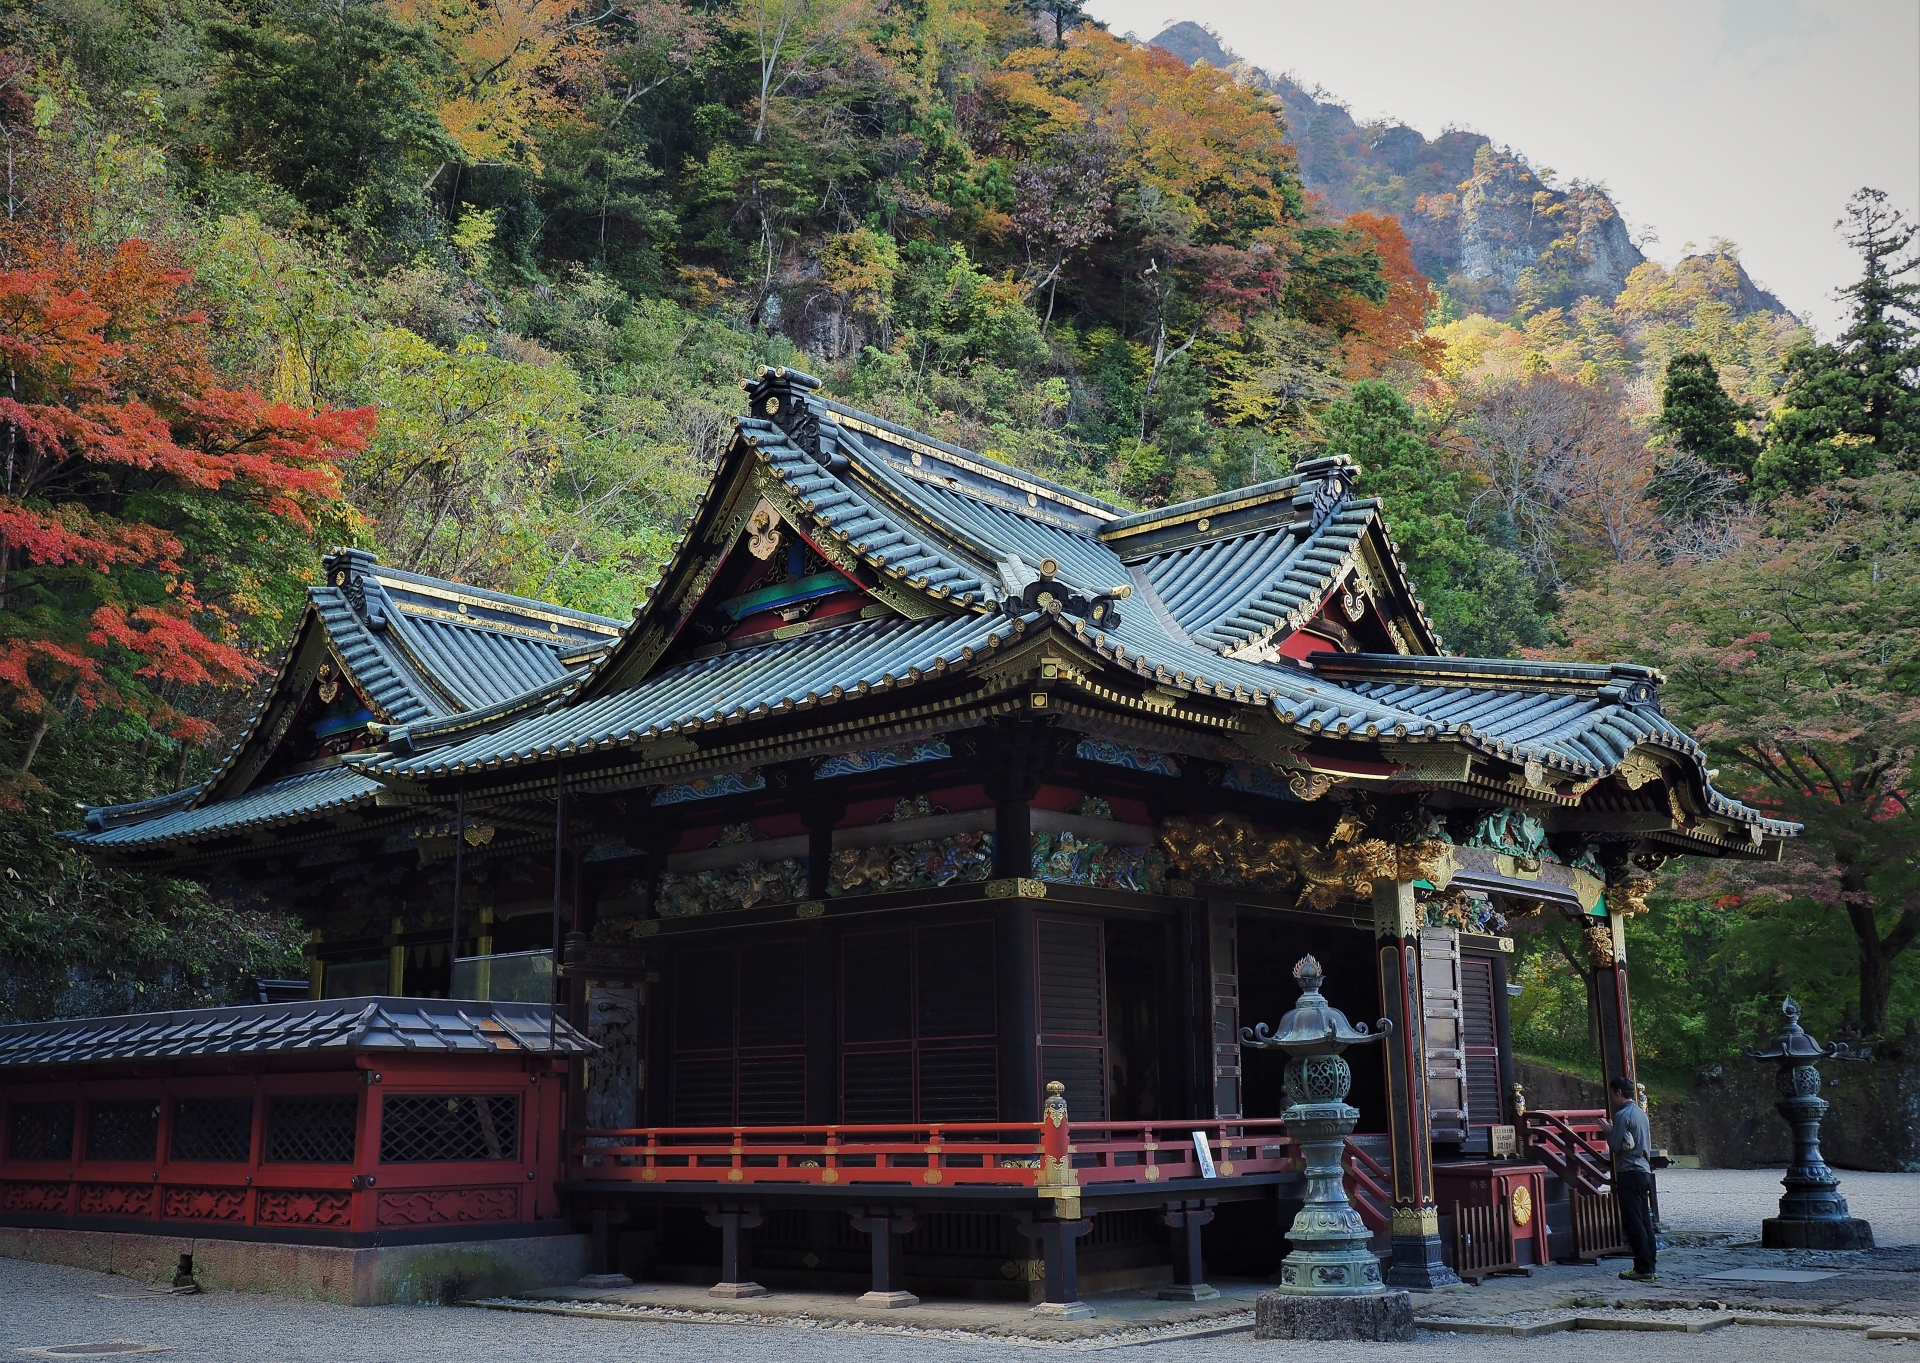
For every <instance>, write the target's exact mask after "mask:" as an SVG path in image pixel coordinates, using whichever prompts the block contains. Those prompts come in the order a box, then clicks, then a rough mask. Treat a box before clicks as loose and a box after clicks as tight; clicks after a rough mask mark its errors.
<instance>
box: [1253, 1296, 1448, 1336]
mask: <svg viewBox="0 0 1920 1363" xmlns="http://www.w3.org/2000/svg"><path fill="white" fill-rule="evenodd" d="M1253 1337H1254V1338H1255V1339H1364V1340H1368V1341H1371V1342H1375V1343H1381V1344H1387V1343H1392V1344H1410V1343H1412V1342H1413V1298H1412V1297H1411V1296H1409V1295H1408V1294H1407V1293H1405V1292H1374V1293H1370V1294H1369V1295H1367V1296H1363V1297H1307V1296H1301V1295H1299V1294H1297V1293H1292V1292H1280V1291H1273V1292H1262V1293H1261V1294H1260V1296H1259V1297H1258V1298H1257V1299H1256V1300H1255V1302H1254V1307H1253Z"/></svg>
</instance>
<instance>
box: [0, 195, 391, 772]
mask: <svg viewBox="0 0 1920 1363" xmlns="http://www.w3.org/2000/svg"><path fill="white" fill-rule="evenodd" d="M20 169H22V170H24V171H25V172H26V173H25V174H24V175H23V176H21V177H20V180H19V189H18V190H17V191H16V197H15V200H14V202H13V210H14V211H13V213H12V216H10V217H9V218H8V219H7V220H6V221H5V222H4V223H0V364H3V365H4V366H5V371H6V372H5V375H4V382H5V385H6V386H5V389H4V391H0V442H4V457H5V483H4V487H0V695H4V697H5V702H6V705H7V707H8V708H9V709H10V710H11V711H12V713H13V716H14V717H15V718H16V720H21V721H24V727H25V729H26V731H27V735H28V737H27V747H26V752H25V757H24V759H23V761H22V763H21V772H22V773H23V774H24V773H25V772H26V771H27V770H28V769H29V768H30V767H31V764H32V761H33V758H34V755H35V753H36V752H37V750H38V747H39V742H40V740H41V738H43V737H44V736H45V734H46V732H47V731H48V729H49V728H51V726H52V725H53V724H54V723H55V722H56V721H57V720H58V719H59V718H60V717H61V716H62V715H63V714H72V713H75V712H82V713H91V712H94V711H96V710H100V709H102V708H103V707H104V708H107V709H111V710H116V711H120V712H123V713H126V714H129V715H133V716H137V717H139V718H140V719H142V720H143V721H144V722H145V723H146V724H147V725H148V726H150V727H151V729H152V730H153V731H155V732H157V733H160V734H164V735H167V736H169V737H171V738H176V739H183V740H189V741H206V740H208V739H210V738H211V737H212V736H213V734H212V730H211V726H209V725H208V724H207V723H206V722H205V721H204V720H202V719H200V718H197V717H196V716H194V715H193V714H191V713H189V711H188V710H187V709H185V708H183V706H182V704H181V697H182V696H183V694H184V693H185V692H187V691H189V690H192V689H194V688H201V687H209V686H213V687H218V686H230V685H234V684H237V683H243V682H247V681H250V680H252V679H253V678H254V677H255V676H257V675H258V673H259V672H260V670H261V667H262V663H261V662H260V660H259V659H258V658H256V657H255V656H253V655H252V654H251V653H250V652H249V651H248V650H247V649H245V648H244V647H242V646H241V644H240V642H239V637H238V634H237V629H236V626H237V621H236V618H235V612H236V611H237V610H238V609H240V608H241V604H240V603H238V602H235V601H233V600H231V599H225V600H215V599H209V598H207V597H205V596H203V594H202V591H201V588H202V584H203V581H204V578H205V576H206V574H207V571H208V569H209V568H210V567H211V566H213V562H214V559H213V557H212V556H213V555H215V554H217V552H218V550H217V546H216V543H215V540H216V539H217V535H216V534H213V533H211V528H212V527H214V526H220V525H224V526H226V527H228V530H229V531H231V528H232V527H233V526H234V524H235V523H236V517H237V518H238V519H239V520H240V521H246V520H248V519H252V520H255V521H258V522H260V523H261V524H267V523H275V522H278V523H285V524H291V525H293V526H296V527H300V528H305V527H306V526H307V525H308V524H309V522H310V518H311V517H312V515H313V514H314V512H315V511H316V510H317V509H318V508H320V507H322V506H324V505H326V504H327V503H329V502H330V501H331V499H333V498H334V497H335V496H336V495H337V487H338V471H337V468H336V464H337V461H338V459H339V457H340V456H341V455H342V453H344V452H346V451H350V450H356V449H359V448H360V447H361V446H362V445H363V444H364V443H365V441H366V439H367V437H368V435H369V434H370V432H371V430H372V427H373V414H372V412H371V411H367V410H356V411H311V410H300V409H296V408H293V407H290V406H287V405H286V404H284V403H277V402H270V401H268V400H267V399H265V398H263V397H261V396H260V394H258V393H257V392H254V391H251V390H250V389H247V388H242V387H235V386H231V385H228V384H224V383H222V382H220V381H219V380H218V378H217V377H216V376H215V373H214V370H213V367H212V365H211V363H210V359H209V339H208V330H209V323H208V319H207V317H206V315H205V314H204V313H203V312H201V311H199V310H198V309H196V308H195V306H194V301H193V280H192V276H191V274H190V272H189V271H187V270H186V269H184V268H182V267H181V266H180V265H179V264H177V263H175V262H174V261H173V260H172V259H171V258H170V256H169V253H168V252H167V250H166V249H164V248H163V247H161V246H159V245H157V244H155V243H153V242H150V241H145V240H141V239H139V238H137V237H133V238H126V239H121V240H114V239H112V238H111V236H110V235H109V236H108V237H107V238H106V239H104V240H103V239H102V234H101V233H100V231H99V230H98V229H99V227H100V226H101V223H100V222H99V221H98V219H99V218H100V217H102V216H104V215H102V214H99V213H98V212H97V211H96V210H97V209H98V208H99V197H98V193H97V191H96V187H95V186H94V185H93V184H91V183H90V182H89V181H88V180H86V179H84V178H81V177H80V176H78V175H76V174H72V173H69V172H68V171H67V170H66V168H65V167H62V166H60V165H58V164H56V163H54V162H52V161H51V160H48V159H46V158H38V159H35V158H28V160H27V163H26V164H25V165H24V166H22V167H21V168H20ZM21 191H24V192H21ZM243 533H247V532H244V531H243ZM252 533H256V534H257V533H259V532H258V531H257V530H255V531H253V532H252Z"/></svg>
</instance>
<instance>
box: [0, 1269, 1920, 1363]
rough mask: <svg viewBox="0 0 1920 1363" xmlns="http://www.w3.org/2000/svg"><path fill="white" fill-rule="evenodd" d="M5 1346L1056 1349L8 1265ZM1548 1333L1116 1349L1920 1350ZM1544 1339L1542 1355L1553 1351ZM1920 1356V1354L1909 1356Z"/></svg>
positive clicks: (192, 1350)
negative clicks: (165, 1283) (265, 1290)
mask: <svg viewBox="0 0 1920 1363" xmlns="http://www.w3.org/2000/svg"><path fill="white" fill-rule="evenodd" d="M0 1302H4V1303H5V1305H4V1306H0V1348H4V1349H6V1350H8V1351H9V1352H11V1351H14V1350H19V1349H32V1348H39V1347H45V1346H47V1345H59V1344H80V1343H90V1342H99V1341H109V1340H128V1341H138V1342H142V1343H147V1344H153V1345H159V1346H162V1347H165V1348H167V1349H169V1350H171V1351H173V1352H175V1353H177V1355H178V1356H179V1357H180V1358H182V1359H206V1360H219V1361H220V1363H259V1360H272V1363H447V1361H448V1360H469V1359H510V1360H513V1363H603V1361H604V1363H631V1360H632V1359H633V1358H635V1357H636V1356H640V1357H652V1358H662V1359H671V1360H674V1361H675V1363H680V1361H681V1360H686V1361H687V1363H705V1361H706V1360H712V1361H713V1363H748V1361H750V1360H759V1359H766V1360H777V1363H816V1360H817V1361H818V1363H870V1361H871V1363H882V1360H885V1361H887V1363H891V1361H892V1360H914V1361H915V1363H923V1361H924V1363H985V1360H990V1359H992V1360H999V1359H1023V1360H1024V1359H1030V1358H1032V1357H1033V1356H1034V1355H1035V1354H1036V1353H1063V1352H1081V1351H1082V1350H1080V1349H1074V1348H1064V1347H1060V1346H1034V1345H1025V1346H1023V1345H1012V1344H983V1343H978V1342H974V1341H968V1340H956V1339H949V1338H939V1337H928V1336H906V1335H900V1334H894V1333H888V1332H885V1331H879V1330H851V1329H838V1330H823V1329H787V1328H781V1327H772V1326H751V1325H686V1324H678V1323H672V1322H660V1323H654V1322H645V1323H628V1322H626V1321H604V1320H575V1319H567V1318H565V1317H559V1316H547V1315H517V1314H510V1313H506V1312H498V1311H483V1310H477V1309H471V1308H454V1309H448V1308H440V1307H379V1308H358V1309H356V1308H354V1307H348V1306H329V1305H322V1304H317V1303H312V1302H293V1301H283V1300H280V1299H278V1298H273V1297H255V1296H241V1295H234V1296H225V1295H221V1296H204V1297H164V1296H158V1297H156V1296H149V1295H148V1294H146V1293H144V1292H142V1291H140V1290H139V1289H138V1288H137V1287H135V1286H134V1285H133V1284H131V1283H129V1282H128V1281H127V1280H126V1279H124V1278H112V1277H106V1276H103V1275H100V1274H95V1273H88V1272H85V1271H83V1270H80V1269H73V1268H61V1267H57V1266H54V1265H48V1264H34V1263H26V1262H22V1261H19V1260H0ZM1575 1338H1576V1337H1574V1336H1566V1335H1555V1336H1547V1337H1546V1338H1544V1339H1534V1340H1524V1339H1513V1338H1482V1337H1470V1336H1459V1335H1435V1334H1422V1335H1421V1337H1420V1339H1419V1341H1418V1342H1417V1343H1415V1344H1411V1345H1360V1344H1343V1345H1331V1344H1315V1345H1301V1344H1274V1343H1260V1342H1256V1341H1255V1340H1254V1339H1253V1337H1252V1336H1251V1335H1250V1334H1234V1335H1226V1336H1216V1337H1213V1338H1209V1339H1188V1340H1163V1341H1157V1342H1154V1343H1150V1344H1142V1345H1138V1346H1133V1347H1129V1348H1125V1349H1121V1350H1115V1351H1114V1352H1115V1353H1117V1354H1118V1355H1119V1356H1120V1357H1122V1358H1128V1359H1155V1360H1159V1359H1165V1360H1169V1361H1172V1360H1181V1361H1182V1363H1186V1361H1188V1360H1191V1363H1202V1361H1203V1360H1204V1363H1236V1360H1240V1359H1249V1360H1251V1359H1263V1360H1265V1359H1272V1358H1275V1357H1299V1358H1301V1359H1303V1360H1304V1359H1308V1358H1311V1359H1312V1360H1313V1361H1314V1363H1323V1361H1324V1363H1383V1361H1387V1360H1401V1359H1421V1360H1437V1359H1456V1358H1457V1359H1474V1360H1483V1359H1484V1360H1488V1361H1489V1363H1498V1361H1499V1360H1506V1359H1511V1360H1513V1361H1514V1363H1538V1360H1539V1359H1540V1357H1541V1355H1542V1353H1543V1352H1548V1353H1554V1354H1566V1353H1568V1352H1571V1351H1579V1352H1588V1351H1595V1352H1597V1351H1606V1352H1618V1351H1620V1350H1623V1349H1624V1350H1626V1351H1628V1352H1629V1353H1630V1354H1631V1355H1632V1357H1633V1358H1634V1360H1635V1363H1774V1360H1778V1363H1802V1360H1809V1359H1836V1360H1851V1359H1882V1358H1899V1357H1906V1356H1908V1355H1907V1350H1908V1349H1920V1346H1914V1345H1902V1344H1898V1343H1894V1342H1891V1341H1888V1342H1870V1341H1868V1340H1867V1339H1865V1338H1864V1337H1863V1336H1861V1335H1857V1334H1852V1333H1849V1332H1843V1331H1837V1330H1801V1329H1776V1328H1766V1329H1762V1328H1748V1327H1740V1326H1731V1327H1728V1328H1727V1329H1723V1330H1717V1331H1714V1332H1713V1333H1710V1334H1704V1335H1679V1334H1652V1333H1648V1334H1634V1335H1617V1334H1606V1335H1599V1334H1590V1335H1583V1336H1580V1337H1578V1343H1577V1344H1576V1343H1574V1340H1575ZM1543 1345H1544V1346H1545V1348H1544V1349H1543V1347H1542V1346H1543ZM1912 1356H1913V1357H1915V1358H1916V1359H1920V1352H1916V1353H1915V1354H1913V1355H1912Z"/></svg>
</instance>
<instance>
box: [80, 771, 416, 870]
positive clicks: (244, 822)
mask: <svg viewBox="0 0 1920 1363" xmlns="http://www.w3.org/2000/svg"><path fill="white" fill-rule="evenodd" d="M379 789H380V783H379V782H377V781H370V780H368V779H367V778H366V777H364V776H362V775H361V774H360V773H359V772H357V771H355V770H353V768H351V767H328V768H327V769H325V770H324V771H309V772H302V773H301V774H300V775H298V776H289V777H287V778H286V779H284V780H280V781H275V782H273V783H272V784H271V785H266V786H260V787H257V788H255V789H253V790H250V791H248V792H247V793H246V794H244V795H241V796H237V797H236V798H234V799H231V800H217V801H215V802H214V803H212V804H209V805H206V806H204V807H202V808H200V809H173V810H169V811H166V812H163V813H160V814H158V815H155V816H154V817H151V818H146V819H138V820H127V819H125V818H124V817H122V808H116V807H114V806H108V807H106V808H104V809H90V810H88V811H87V827H86V828H85V829H83V830H80V831H78V832H75V833H72V834H69V835H68V836H69V837H70V838H71V839H72V840H73V841H75V842H79V843H81V844H83V845H85V846H89V847H97V848H102V849H106V848H111V849H113V850H115V851H122V852H124V851H131V850H133V849H135V848H140V847H150V846H153V845H155V844H157V843H163V842H177V841H180V840H182V839H187V838H205V837H212V836H215V835H217V834H222V833H237V832H239V831H241V830H242V829H249V828H271V827H274V826H276V825H280V824H287V823H292V822H294V821H296V820H299V819H310V818H312V817H313V816H314V815H316V814H322V813H325V812H327V811H329V810H343V809H352V808H355V807H358V806H362V805H371V804H372V803H373V797H374V794H375V792H377V791H378V790H379Z"/></svg>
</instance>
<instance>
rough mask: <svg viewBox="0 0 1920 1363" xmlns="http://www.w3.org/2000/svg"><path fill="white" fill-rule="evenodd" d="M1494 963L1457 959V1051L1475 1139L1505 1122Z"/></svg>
mask: <svg viewBox="0 0 1920 1363" xmlns="http://www.w3.org/2000/svg"><path fill="white" fill-rule="evenodd" d="M1495 988H1496V981H1495V978H1494V969H1493V962H1492V961H1490V960H1488V959H1487V958H1486V957H1484V956H1476V955H1463V956H1462V957H1461V958H1460V1043H1461V1044H1460V1049H1461V1054H1462V1058H1463V1060H1464V1063H1465V1066H1466V1076H1467V1125H1468V1127H1469V1128H1470V1129H1471V1131H1472V1134H1473V1136H1474V1138H1475V1140H1476V1141H1477V1140H1479V1139H1482V1138H1483V1137H1482V1131H1483V1129H1484V1128H1486V1127H1491V1126H1498V1125H1500V1124H1501V1123H1502V1122H1504V1121H1505V1120H1506V1117H1505V1116H1504V1115H1503V1114H1504V1113H1505V1111H1506V1104H1505V1103H1504V1102H1503V1101H1502V1095H1501V1092H1500V1029H1499V1025H1498V1023H1497V1021H1496V1013H1495V1008H1494V997H1493V991H1494V989H1495Z"/></svg>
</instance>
